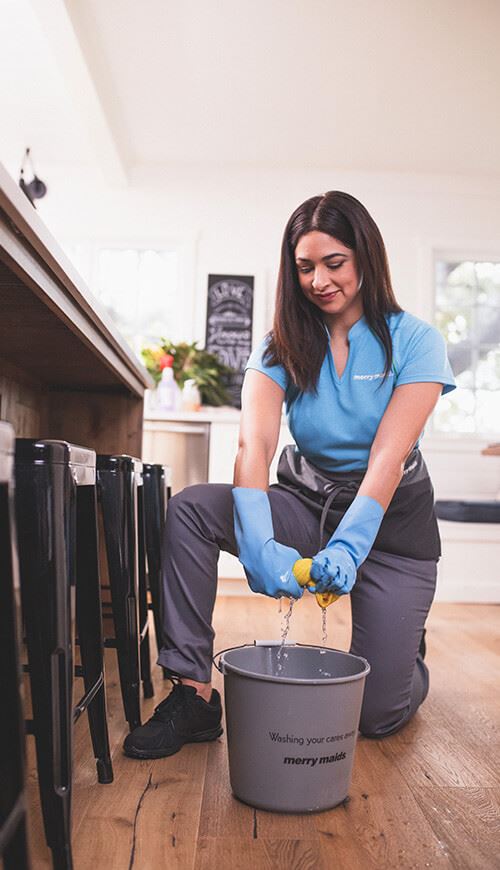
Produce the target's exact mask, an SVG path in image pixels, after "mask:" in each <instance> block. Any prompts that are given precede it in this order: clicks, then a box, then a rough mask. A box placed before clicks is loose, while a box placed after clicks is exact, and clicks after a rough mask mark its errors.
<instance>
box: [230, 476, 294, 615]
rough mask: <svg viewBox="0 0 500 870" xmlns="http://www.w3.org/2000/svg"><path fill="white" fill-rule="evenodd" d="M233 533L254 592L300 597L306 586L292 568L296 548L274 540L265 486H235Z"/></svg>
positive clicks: (276, 596)
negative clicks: (297, 577)
mask: <svg viewBox="0 0 500 870" xmlns="http://www.w3.org/2000/svg"><path fill="white" fill-rule="evenodd" d="M233 503H234V532H235V535H236V543H237V544H238V554H239V559H240V562H241V564H242V565H243V567H244V569H245V574H246V575H247V580H248V585H249V586H250V589H251V590H252V591H253V592H262V594H263V595H270V596H271V598H281V597H282V596H284V595H285V596H287V597H290V596H291V597H292V598H301V597H302V593H303V591H304V590H303V589H302V587H301V586H299V584H298V583H297V581H296V579H295V577H294V576H293V573H292V568H293V566H294V564H295V562H296V561H297V559H300V558H301V556H300V553H299V552H298V551H297V550H294V549H293V547H285V545H284V544H278V542H277V541H275V540H274V529H273V519H272V515H271V505H270V504H269V498H268V496H267V493H266V492H264V490H262V489H249V488H247V487H243V486H235V487H234V488H233Z"/></svg>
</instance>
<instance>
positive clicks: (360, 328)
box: [323, 314, 366, 341]
mask: <svg viewBox="0 0 500 870" xmlns="http://www.w3.org/2000/svg"><path fill="white" fill-rule="evenodd" d="M323 326H324V327H325V332H326V334H327V336H328V338H330V333H329V331H328V326H327V324H326V323H325V321H323ZM365 326H366V317H365V315H364V314H362V315H361V317H360V318H359V320H356V323H353V325H352V326H351V328H350V330H349V332H348V333H347V338H348V340H349V341H352V339H353V338H356V336H358V335H361V333H362V332H364V329H365Z"/></svg>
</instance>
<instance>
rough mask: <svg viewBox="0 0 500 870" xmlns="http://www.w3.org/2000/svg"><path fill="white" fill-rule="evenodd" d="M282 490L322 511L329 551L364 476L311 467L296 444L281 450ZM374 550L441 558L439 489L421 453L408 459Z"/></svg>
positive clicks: (323, 534) (322, 533) (324, 539)
mask: <svg viewBox="0 0 500 870" xmlns="http://www.w3.org/2000/svg"><path fill="white" fill-rule="evenodd" d="M277 476H278V484H277V486H279V487H281V488H282V489H286V490H288V491H289V492H293V493H294V494H295V495H296V496H297V498H299V499H300V500H301V501H302V502H304V503H305V504H308V505H310V506H312V505H314V506H315V507H316V508H320V510H321V522H320V536H321V541H322V544H321V546H323V547H324V546H325V544H326V543H327V541H328V540H329V539H330V538H331V536H332V534H333V532H334V531H335V529H336V528H337V526H338V524H339V522H340V520H341V519H342V517H343V516H344V514H345V512H346V510H347V508H348V507H349V506H350V505H351V504H352V502H353V500H354V498H355V497H356V494H357V492H358V489H359V487H360V485H361V482H362V480H363V478H364V476H365V472H364V471H332V472H330V471H324V470H323V469H319V468H317V467H316V466H315V465H312V463H310V462H309V461H308V460H307V459H306V458H305V457H304V456H302V454H301V453H300V452H299V451H298V450H297V448H296V447H295V446H294V445H293V444H288V445H287V446H286V447H285V448H284V449H283V451H282V453H281V456H280V458H279V462H278V469H277ZM373 548H374V549H375V550H382V551H383V552H384V553H392V554H393V555H395V556H406V557H407V558H410V559H424V560H425V559H436V560H437V559H439V557H440V555H441V540H440V537H439V529H438V524H437V520H436V515H435V512H434V490H433V488H432V483H431V480H430V477H429V472H428V471H427V467H426V465H425V462H424V460H423V457H422V454H421V453H420V450H418V448H415V450H413V451H412V453H411V454H410V456H409V457H408V459H407V460H406V463H405V467H404V472H403V477H402V479H401V482H400V484H399V486H398V488H397V489H396V492H395V493H394V495H393V497H392V500H391V503H390V504H389V507H388V508H387V510H386V512H385V514H384V518H383V520H382V523H381V526H380V529H379V532H378V535H377V537H376V538H375V541H374V543H373Z"/></svg>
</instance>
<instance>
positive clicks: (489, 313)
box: [433, 259, 500, 435]
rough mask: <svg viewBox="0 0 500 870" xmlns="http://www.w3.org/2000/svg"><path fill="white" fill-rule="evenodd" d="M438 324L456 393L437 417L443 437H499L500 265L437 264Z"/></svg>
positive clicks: (444, 400)
mask: <svg viewBox="0 0 500 870" xmlns="http://www.w3.org/2000/svg"><path fill="white" fill-rule="evenodd" d="M436 302H437V305H436V325H437V327H438V329H439V330H440V332H441V334H442V335H443V337H444V338H445V340H446V342H447V345H448V356H449V359H450V363H451V367H452V369H453V372H454V374H455V378H456V381H457V387H458V389H457V390H456V391H455V392H453V393H450V394H449V395H447V396H446V397H443V398H441V400H440V402H439V404H438V407H437V409H436V412H435V414H434V417H433V425H434V429H436V430H440V431H443V432H465V433H467V432H479V433H483V434H497V435H498V433H499V432H500V263H492V262H487V261H476V262H474V261H472V260H464V261H463V262H461V263H458V262H456V261H453V260H451V259H450V260H449V261H446V260H444V259H442V260H440V261H439V262H437V263H436Z"/></svg>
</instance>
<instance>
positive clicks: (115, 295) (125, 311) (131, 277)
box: [97, 249, 184, 361]
mask: <svg viewBox="0 0 500 870" xmlns="http://www.w3.org/2000/svg"><path fill="white" fill-rule="evenodd" d="M97 273H98V274H97V291H98V296H99V298H100V300H101V302H102V303H103V304H104V306H105V307H106V308H107V310H108V312H109V314H110V315H111V317H112V318H113V320H114V322H115V324H116V326H117V327H118V329H119V330H120V332H121V333H122V335H123V336H124V338H126V339H127V341H128V342H129V344H130V345H131V346H132V348H133V349H134V351H135V352H136V353H137V355H138V356H139V357H140V351H141V348H142V347H144V346H145V345H148V344H156V343H157V342H158V340H159V339H160V338H162V337H166V338H171V339H173V340H177V337H176V334H177V332H178V331H179V326H180V324H179V319H182V315H183V312H184V309H183V306H182V305H179V299H178V254H177V252H176V251H154V250H113V249H110V250H101V251H99V254H98V262H97ZM141 361H142V359H141Z"/></svg>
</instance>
